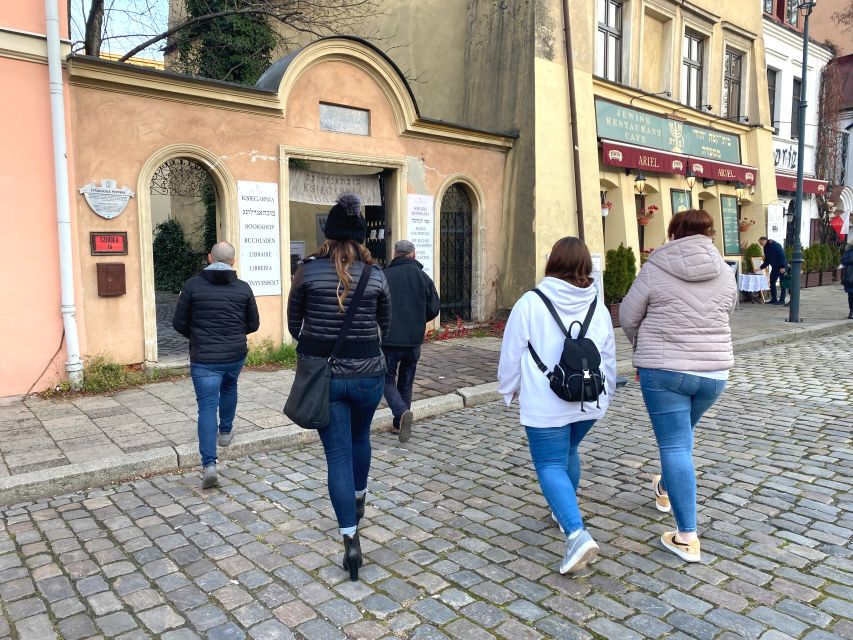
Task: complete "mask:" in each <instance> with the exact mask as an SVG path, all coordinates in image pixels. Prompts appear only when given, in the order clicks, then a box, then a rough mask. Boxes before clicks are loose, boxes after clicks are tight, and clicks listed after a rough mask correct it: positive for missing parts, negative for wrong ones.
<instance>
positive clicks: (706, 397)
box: [639, 369, 726, 533]
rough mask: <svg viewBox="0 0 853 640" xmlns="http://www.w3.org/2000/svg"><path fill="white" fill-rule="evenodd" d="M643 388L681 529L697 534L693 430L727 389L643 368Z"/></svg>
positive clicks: (707, 380)
mask: <svg viewBox="0 0 853 640" xmlns="http://www.w3.org/2000/svg"><path fill="white" fill-rule="evenodd" d="M639 373H640V389H642V391H643V400H644V401H645V403H646V409H647V410H648V412H649V418H651V421H652V428H653V429H654V431H655V439H656V440H657V442H658V451H659V453H660V466H661V473H662V475H663V482H662V483H661V488H662V489H664V490H665V491H666V492H667V493H668V494H669V500H670V503H671V504H672V512H673V513H674V514H675V523H676V525H678V530H679V531H682V532H684V533H690V532H695V531H696V472H695V471H694V469H693V429H694V428H695V427H696V424H697V423H698V422H699V419H700V418H701V417H702V414H704V413H705V412H706V411H707V410H708V409H710V408H711V406H712V405H713V404H714V402H716V401H717V398H719V397H720V395H721V394H722V393H723V390H725V388H726V381H725V380H714V379H713V378H705V377H702V376H694V375H690V374H687V373H678V372H676V371H666V370H664V369H640V370H639Z"/></svg>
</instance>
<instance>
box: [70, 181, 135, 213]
mask: <svg viewBox="0 0 853 640" xmlns="http://www.w3.org/2000/svg"><path fill="white" fill-rule="evenodd" d="M80 193H82V194H83V196H84V197H85V198H86V202H87V203H89V206H90V207H92V211H94V212H95V213H97V214H98V215H99V216H101V217H102V218H106V219H107V220H112V219H113V218H115V217H116V216H117V215H119V214H120V213H121V212H122V211H124V210H125V209H126V208H127V203H128V202H129V201H130V199H131V198H132V197H133V195H134V194H133V191H131V190H130V189H128V188H127V187H122V188H121V189H119V188H117V183H116V181H115V180H101V186H100V187H98V186H96V185H95V183H94V182H90V183H89V184H87V185H86V186H84V187H80Z"/></svg>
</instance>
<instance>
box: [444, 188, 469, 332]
mask: <svg viewBox="0 0 853 640" xmlns="http://www.w3.org/2000/svg"><path fill="white" fill-rule="evenodd" d="M440 241H441V255H440V259H439V264H440V269H441V271H440V273H441V280H440V285H441V321H442V322H452V321H455V320H456V319H457V318H462V320H466V321H468V320H471V244H472V242H471V199H470V198H469V197H468V194H467V193H466V192H465V188H464V187H463V186H462V185H461V184H453V185H450V187H448V189H447V191H445V192H444V197H443V198H442V199H441V236H440Z"/></svg>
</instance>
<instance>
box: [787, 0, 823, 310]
mask: <svg viewBox="0 0 853 640" xmlns="http://www.w3.org/2000/svg"><path fill="white" fill-rule="evenodd" d="M816 4H817V0H803V1H802V2H800V5H799V7H798V8H799V10H800V12H801V13H802V14H803V16H804V18H805V22H804V24H803V68H802V72H801V75H800V82H801V84H800V104H799V114H800V117H799V122H798V132H797V136H798V139H797V195H796V198H795V200H794V202H795V205H794V249H793V252H792V255H791V265H790V268H791V306H790V312H789V314H788V322H800V274H801V273H802V267H803V245H802V242H801V241H800V229H801V228H802V219H803V160H804V157H803V156H804V155H805V153H804V150H805V143H806V140H805V137H806V106H807V105H808V101H807V100H806V95H807V94H806V80H807V74H808V60H809V16H811V14H812V11H813V10H814V8H815V5H816Z"/></svg>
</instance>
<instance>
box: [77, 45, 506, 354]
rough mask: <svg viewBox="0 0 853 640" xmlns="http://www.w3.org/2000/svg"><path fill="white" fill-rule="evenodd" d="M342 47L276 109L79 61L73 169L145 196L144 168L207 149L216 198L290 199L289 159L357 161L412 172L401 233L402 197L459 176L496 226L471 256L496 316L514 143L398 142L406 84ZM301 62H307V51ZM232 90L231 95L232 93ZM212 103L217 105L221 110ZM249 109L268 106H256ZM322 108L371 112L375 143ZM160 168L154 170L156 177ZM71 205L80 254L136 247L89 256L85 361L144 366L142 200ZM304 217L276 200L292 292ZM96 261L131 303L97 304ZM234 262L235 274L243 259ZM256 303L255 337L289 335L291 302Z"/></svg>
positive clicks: (227, 225)
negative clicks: (120, 236) (264, 190)
mask: <svg viewBox="0 0 853 640" xmlns="http://www.w3.org/2000/svg"><path fill="white" fill-rule="evenodd" d="M342 46H343V48H344V49H347V48H353V50H354V51H355V52H356V53H355V54H354V56H355V57H354V58H353V59H350V60H348V61H343V60H341V59H339V56H340V55H343V54H341V53H340V51H338V53H337V54H335V55H333V56H331V57H330V58H326V57H324V58H322V59H318V60H317V61H312V62H307V63H306V64H305V65H302V66H299V65H298V64H297V65H296V67H299V71H298V75H294V76H292V77H291V76H286V80H285V82H284V83H283V87H284V88H283V89H282V91H283V93H282V95H280V96H279V99H280V102H279V101H278V100H275V98H274V96H273V97H269V98H268V97H264V96H259V95H258V94H257V93H256V92H252V91H251V90H248V91H247V92H243V93H241V91H242V90H236V89H230V88H229V89H228V90H227V91H226V90H224V89H223V90H220V89H218V88H217V87H216V86H210V85H209V84H207V83H204V82H190V81H184V82H185V83H186V86H185V87H182V88H176V87H175V86H173V85H172V84H171V81H170V79H169V78H167V77H163V76H160V75H158V74H156V73H152V72H142V71H139V70H133V69H126V70H122V72H121V73H120V74H119V75H118V76H116V75H114V73H115V72H114V71H113V70H112V69H110V68H108V67H103V66H99V64H98V63H92V62H85V61H72V77H73V81H74V85H75V86H74V87H73V105H74V114H75V120H74V127H75V132H76V137H77V140H78V144H77V145H76V147H75V154H74V162H75V165H76V167H77V173H78V176H79V178H78V180H79V181H82V183H85V182H89V181H91V180H100V179H101V178H107V177H109V178H112V179H115V180H117V181H118V183H119V185H128V186H130V187H131V188H132V189H134V190H136V189H137V187H138V188H139V189H140V190H142V189H144V188H145V185H146V184H147V180H148V179H150V175H148V174H146V175H141V173H140V172H141V169H142V167H143V165H145V164H146V162H147V161H148V160H149V158H151V157H152V156H154V155H155V154H157V153H158V152H159V151H160V150H162V149H163V148H165V147H168V146H169V145H176V144H179V145H185V147H186V148H187V149H201V150H205V153H207V155H208V156H209V157H210V158H213V159H215V166H214V163H213V162H211V166H209V171H210V173H211V175H212V177H213V178H214V180H215V181H217V183H218V185H217V186H218V191H219V192H220V193H224V194H228V193H229V189H228V188H223V185H225V186H227V184H230V185H231V187H232V191H233V185H234V183H236V181H239V180H252V181H261V182H275V183H279V184H280V185H281V186H280V189H281V192H282V193H286V191H285V189H286V184H285V182H284V181H283V176H285V175H286V167H287V160H288V158H289V157H309V158H310V159H312V160H324V159H326V160H329V159H331V160H332V161H342V162H350V163H360V162H361V163H365V164H368V163H369V164H371V165H373V166H375V167H383V166H389V165H390V166H391V168H393V167H400V168H405V169H406V173H405V175H406V176H407V177H408V182H407V184H405V185H403V188H402V189H399V190H396V191H395V192H394V194H392V197H393V199H394V202H393V207H389V208H392V209H393V210H394V211H395V213H396V215H398V216H399V218H398V220H397V221H396V228H397V229H399V230H400V231H404V230H405V221H404V216H402V214H401V213H400V212H404V211H405V202H400V198H399V197H398V194H400V193H402V194H403V195H405V193H407V192H409V193H425V194H430V195H433V196H435V197H438V196H439V193H438V192H439V189H440V188H442V185H444V183H445V182H446V181H448V180H451V176H454V175H456V174H464V175H465V176H466V177H467V178H468V179H470V180H471V181H473V182H474V183H475V184H476V185H477V187H478V190H479V192H480V193H481V194H482V202H481V203H479V213H480V215H481V216H482V218H483V220H488V221H489V223H488V224H487V225H486V224H484V225H483V227H484V230H483V236H482V242H481V243H480V249H481V252H480V254H478V255H477V256H476V257H475V260H476V261H478V269H479V271H480V272H481V273H482V274H483V277H482V281H481V283H480V285H481V286H480V289H481V290H483V291H484V292H485V294H484V305H483V308H484V309H485V312H486V313H490V312H491V311H492V310H494V308H495V305H496V293H495V286H494V284H493V283H489V282H488V275H487V274H493V273H496V272H497V264H498V260H499V258H502V252H501V251H499V244H500V237H501V233H502V229H501V211H502V207H503V183H502V176H503V170H504V165H505V161H506V146H507V144H508V143H509V141H507V140H505V139H502V140H498V139H497V138H494V139H492V138H489V139H488V140H486V139H485V138H482V137H481V138H478V140H480V139H482V140H484V141H482V142H476V141H473V138H474V137H476V136H472V135H471V134H468V133H466V132H461V133H456V132H454V131H453V130H452V129H451V128H446V130H445V129H444V128H443V129H441V130H438V129H430V128H429V126H426V125H423V126H422V125H419V124H418V122H417V121H411V122H404V123H402V125H403V129H404V133H403V134H402V135H401V134H400V126H401V123H400V118H401V117H407V115H406V114H410V113H413V112H412V111H411V108H410V105H408V106H407V105H405V104H403V103H400V104H397V102H396V101H397V100H398V98H397V96H398V95H399V92H398V91H397V90H396V88H395V87H396V85H394V82H395V81H396V82H399V80H398V79H396V80H395V77H392V75H393V74H392V73H391V72H390V70H389V69H388V68H375V67H374V68H365V66H369V65H368V64H367V63H365V62H364V59H363V58H362V57H359V56H364V57H366V58H370V54H369V52H368V53H364V51H363V50H362V49H363V48H362V47H361V46H360V45H355V44H352V43H347V44H345V45H342ZM305 55H306V56H308V57H307V58H305V59H306V60H308V59H309V58H310V54H305ZM370 59H372V58H370ZM374 62H375V63H376V64H379V62H376V61H374ZM294 68H295V67H294ZM293 73H294V74H297V72H296V71H294V72H293ZM111 74H112V75H111ZM124 74H129V75H127V76H125V75H124ZM287 78H289V79H287ZM389 78H390V79H389ZM285 85H286V86H285ZM111 89H112V90H111ZM228 92H231V94H233V95H227V96H226V95H225V94H226V93H228ZM216 101H219V103H221V104H213V103H215V102H216ZM252 101H255V102H256V103H258V104H259V105H260V106H257V105H255V106H252V104H251V102H252ZM321 101H322V102H331V103H335V104H341V105H347V106H352V107H358V108H361V109H368V110H369V111H370V114H371V135H370V136H356V135H348V134H339V133H332V132H327V131H321V130H320V129H319V103H320V102H321ZM274 104H279V105H280V106H279V107H277V108H278V114H276V108H274V107H270V106H269V105H274ZM282 152H283V153H284V156H283V155H281V153H282ZM179 155H180V154H179ZM283 167H285V169H284V170H283ZM155 168H156V167H155V166H153V165H152V166H151V168H150V171H152V172H153V170H154V169H155ZM283 171H284V172H283ZM225 183H227V184H225ZM227 197H228V196H227V195H226V196H224V198H227ZM74 204H75V214H76V216H77V218H78V220H79V225H78V226H79V229H78V235H77V239H78V243H79V244H80V246H81V247H83V246H85V244H86V243H87V242H88V234H89V231H91V230H98V231H127V232H128V239H129V245H130V253H129V255H128V256H126V257H113V258H98V259H96V258H93V257H91V256H88V251H86V254H85V255H82V256H81V269H82V277H83V287H82V288H83V299H84V301H85V305H86V310H87V323H86V326H85V333H86V335H87V337H88V340H89V350H88V353H89V354H90V355H92V354H95V353H99V352H103V353H108V354H109V355H110V356H111V357H113V358H115V359H116V360H118V361H121V362H128V363H130V362H141V361H143V359H144V357H145V343H144V338H145V336H144V322H143V316H144V314H145V313H146V312H148V313H150V309H147V310H146V305H147V304H148V302H146V301H145V300H143V296H142V289H143V282H142V277H143V275H142V273H143V271H142V268H141V267H142V266H143V265H144V264H146V262H147V261H150V255H142V254H141V251H142V249H141V247H143V246H145V245H144V244H140V213H141V212H140V210H139V205H140V199H139V198H138V197H137V198H133V199H131V202H130V204H129V206H128V208H127V210H126V211H125V212H124V213H122V214H121V215H120V216H119V217H117V218H115V219H113V220H111V221H105V220H102V219H99V218H97V217H96V216H95V215H94V214H93V213H92V212H91V211H89V210H88V208H87V206H86V204H85V202H84V201H83V199H82V197H77V198H76V200H75V203H74ZM219 210H220V215H225V216H229V215H230V214H229V213H228V212H229V211H235V210H236V202H221V201H220V203H219ZM302 211H303V206H302V205H298V206H295V207H294V209H293V211H291V210H290V203H289V202H288V199H287V197H286V196H285V197H282V198H280V212H281V225H282V249H283V251H282V254H283V257H284V260H283V262H284V265H283V266H284V269H283V273H282V277H283V278H282V279H283V281H284V282H283V284H284V285H285V286H284V293H285V295H286V293H287V289H288V286H289V279H288V278H287V277H286V274H287V271H286V269H287V265H288V263H289V257H288V254H289V251H288V243H289V241H290V238H291V237H293V238H294V239H296V240H302V239H305V240H306V241H307V240H310V239H313V238H314V237H315V232H314V220H313V216H311V227H310V231H309V230H308V229H302V228H301V227H300V226H299V225H300V224H301V221H302V220H303V219H305V218H303V216H302V215H301V214H302ZM143 213H144V212H143ZM143 219H144V218H143ZM291 223H293V224H294V228H293V229H292V230H291V229H290V225H291ZM223 228H224V229H225V232H224V236H225V238H224V239H226V240H229V241H231V242H232V243H234V244H235V246H239V238H238V237H235V236H236V232H237V229H238V228H239V227H238V225H237V222H236V220H233V219H231V220H229V219H225V220H223ZM142 232H143V233H149V234H150V232H151V230H150V228H148V229H142ZM296 234H299V236H297V235H296ZM300 236H305V237H300ZM148 246H150V245H148ZM306 248H309V247H308V245H306ZM99 261H109V262H123V263H125V265H126V268H127V276H128V282H127V295H124V296H121V297H117V298H100V297H98V296H97V292H96V280H95V263H96V262H99ZM237 265H238V271H239V255H238V263H237ZM436 266H437V265H436ZM258 303H259V308H260V311H261V330H260V332H259V333H258V334H257V336H256V337H255V338H254V339H265V338H269V339H272V340H274V341H278V340H281V339H282V338H284V337H285V336H284V334H283V331H282V329H283V322H284V305H283V298H282V297H280V296H273V297H262V298H259V299H258Z"/></svg>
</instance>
